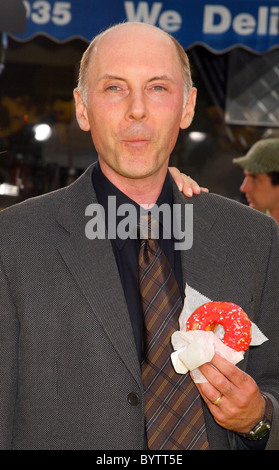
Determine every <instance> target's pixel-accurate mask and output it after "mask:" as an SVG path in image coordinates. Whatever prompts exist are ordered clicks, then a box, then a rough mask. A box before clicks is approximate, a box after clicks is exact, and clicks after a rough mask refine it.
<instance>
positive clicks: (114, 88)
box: [106, 85, 120, 91]
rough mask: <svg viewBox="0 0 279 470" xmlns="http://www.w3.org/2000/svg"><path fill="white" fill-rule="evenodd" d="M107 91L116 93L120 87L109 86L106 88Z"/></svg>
mask: <svg viewBox="0 0 279 470" xmlns="http://www.w3.org/2000/svg"><path fill="white" fill-rule="evenodd" d="M106 89H107V90H108V91H118V90H120V87H119V86H117V85H110V86H108V87H107V88H106Z"/></svg>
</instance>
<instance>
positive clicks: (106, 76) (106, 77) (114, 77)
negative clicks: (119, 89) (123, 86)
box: [98, 73, 125, 82]
mask: <svg viewBox="0 0 279 470" xmlns="http://www.w3.org/2000/svg"><path fill="white" fill-rule="evenodd" d="M101 80H122V81H123V82H125V78H123V77H119V76H118V75H112V74H109V73H105V74H104V75H102V76H101V77H100V78H99V80H98V81H99V82H100V81H101Z"/></svg>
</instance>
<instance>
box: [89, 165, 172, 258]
mask: <svg viewBox="0 0 279 470" xmlns="http://www.w3.org/2000/svg"><path fill="white" fill-rule="evenodd" d="M92 183H93V187H94V189H95V192H96V196H97V200H98V203H99V204H100V205H101V206H102V207H103V208H104V210H105V216H106V227H107V228H108V220H107V217H108V213H109V210H108V202H109V196H114V201H115V211H116V213H117V212H118V209H119V207H120V206H121V205H122V204H131V205H133V206H134V208H135V210H136V212H137V220H138V219H139V216H140V214H143V213H144V212H146V213H148V211H144V210H143V209H142V208H141V207H140V206H139V204H137V203H136V202H135V201H133V200H132V199H130V198H129V197H128V196H126V194H124V193H123V192H122V191H120V190H119V189H118V188H117V187H116V186H114V184H112V183H111V181H110V180H109V179H108V178H107V177H106V176H105V175H104V174H103V172H102V170H101V167H100V164H99V162H97V164H96V165H95V167H94V170H93V173H92ZM162 204H167V205H169V207H170V211H171V215H172V206H173V193H172V183H171V178H170V174H169V172H167V175H166V178H165V181H164V184H163V188H162V191H161V193H160V195H159V197H158V199H157V201H156V205H157V206H158V207H160V206H161V205H162ZM158 213H159V223H160V225H161V229H162V227H163V225H164V230H165V231H166V232H165V233H168V235H169V237H171V233H170V230H169V227H167V226H166V224H163V222H164V218H163V213H162V212H161V211H158ZM123 218H125V216H116V221H117V223H118V222H120V221H121V219H123ZM135 233H136V225H135V226H134V227H131V230H130V233H129V234H128V236H131V237H133V238H135ZM115 242H116V244H117V246H118V248H119V249H121V248H122V246H123V245H124V244H125V242H126V240H125V239H122V238H120V237H119V236H118V235H117V234H116V238H115Z"/></svg>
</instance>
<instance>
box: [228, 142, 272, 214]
mask: <svg viewBox="0 0 279 470" xmlns="http://www.w3.org/2000/svg"><path fill="white" fill-rule="evenodd" d="M233 162H234V163H235V164H237V165H239V166H240V167H241V168H243V170H244V175H245V178H244V180H243V183H242V185H241V186H240V191H241V192H242V193H244V194H245V196H246V199H247V202H248V204H249V206H250V207H253V208H254V209H257V210H259V211H261V212H266V214H267V215H270V216H271V217H273V218H274V219H275V220H276V222H277V223H279V139H276V138H270V139H264V140H260V141H258V142H256V143H255V144H254V145H253V146H252V147H251V148H250V150H249V151H248V153H247V155H245V156H244V157H239V158H234V159H233Z"/></svg>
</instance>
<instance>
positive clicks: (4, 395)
mask: <svg viewBox="0 0 279 470" xmlns="http://www.w3.org/2000/svg"><path fill="white" fill-rule="evenodd" d="M18 332H19V325H18V320H17V315H16V308H15V304H14V302H13V299H12V295H11V291H10V288H9V284H8V279H7V277H6V274H5V272H4V269H3V265H2V263H1V260H0V449H2V450H9V449H11V448H12V437H13V421H14V410H15V401H16V390H17V362H18V358H17V350H18Z"/></svg>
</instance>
